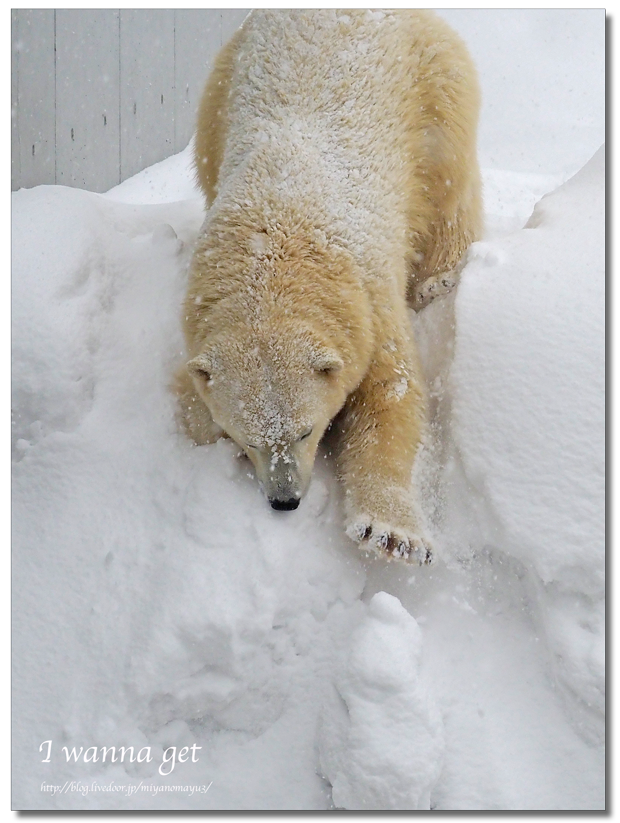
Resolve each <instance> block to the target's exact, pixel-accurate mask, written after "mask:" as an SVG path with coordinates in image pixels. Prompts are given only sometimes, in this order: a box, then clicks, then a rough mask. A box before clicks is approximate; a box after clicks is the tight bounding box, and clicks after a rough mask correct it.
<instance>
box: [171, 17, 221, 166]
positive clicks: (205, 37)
mask: <svg viewBox="0 0 620 823" xmlns="http://www.w3.org/2000/svg"><path fill="white" fill-rule="evenodd" d="M221 41H222V37H221V12H220V11H219V9H178V10H177V11H176V12H175V114H174V120H175V137H174V151H175V152H179V151H182V150H183V149H184V148H185V147H186V146H187V144H188V143H189V141H190V138H191V136H192V134H193V132H194V128H195V125H196V110H197V108H198V103H199V102H200V96H201V94H202V90H203V87H204V84H205V82H206V80H207V77H208V75H209V72H210V71H211V68H212V66H213V61H214V60H215V56H216V55H217V53H218V51H219V49H220V44H221Z"/></svg>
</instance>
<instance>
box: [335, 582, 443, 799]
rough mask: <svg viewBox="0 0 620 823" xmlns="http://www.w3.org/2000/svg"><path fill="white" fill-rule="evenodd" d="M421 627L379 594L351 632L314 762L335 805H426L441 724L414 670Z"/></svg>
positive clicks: (439, 746)
mask: <svg viewBox="0 0 620 823" xmlns="http://www.w3.org/2000/svg"><path fill="white" fill-rule="evenodd" d="M421 654H422V632H421V630H420V628H419V626H418V624H417V623H416V621H415V620H414V618H413V617H411V615H410V614H409V613H408V612H407V611H406V610H405V609H404V608H403V606H402V605H401V604H400V602H399V600H398V599H397V598H396V597H393V596H392V595H390V594H387V593H386V592H379V593H377V594H375V595H374V597H373V598H372V600H371V601H370V605H369V608H368V613H367V615H366V617H365V618H364V620H363V621H362V622H361V624H360V625H359V627H358V628H357V629H356V630H355V632H354V634H353V637H352V638H351V647H350V651H349V655H348V658H347V661H346V664H345V665H344V666H343V667H342V670H341V671H340V672H339V673H338V674H337V676H336V679H335V688H336V692H337V693H336V694H335V695H334V696H333V698H335V699H332V701H331V703H330V704H329V705H328V706H326V708H325V709H324V713H323V718H322V729H321V733H320V744H319V751H320V762H321V767H322V770H323V773H324V774H325V775H326V777H327V778H328V779H329V781H330V783H331V785H332V796H333V800H334V803H335V805H336V807H338V808H341V809H349V810H351V809H358V810H359V809H363V810H364V809H365V810H368V811H370V810H375V811H377V810H406V809H430V792H431V789H432V787H433V785H434V784H435V782H436V780H437V778H438V777H439V773H440V771H441V762H442V754H443V747H444V740H443V727H442V723H441V718H440V715H439V711H438V709H437V707H436V705H435V703H434V701H433V698H432V695H431V691H430V687H429V684H428V683H427V682H426V680H425V679H424V678H423V676H422V674H421V670H420V661H421Z"/></svg>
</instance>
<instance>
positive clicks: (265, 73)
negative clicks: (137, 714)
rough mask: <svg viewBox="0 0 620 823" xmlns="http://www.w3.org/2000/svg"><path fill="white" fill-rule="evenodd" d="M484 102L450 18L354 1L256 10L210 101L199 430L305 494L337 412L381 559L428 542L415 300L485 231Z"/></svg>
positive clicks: (189, 383)
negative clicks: (337, 6)
mask: <svg viewBox="0 0 620 823" xmlns="http://www.w3.org/2000/svg"><path fill="white" fill-rule="evenodd" d="M478 109H479V90H478V84H477V79H476V72H475V69H474V67H473V64H472V61H471V59H470V57H469V55H468V53H467V50H466V48H465V46H464V44H463V43H462V42H461V40H460V39H459V38H458V37H457V36H456V35H455V34H454V32H452V30H451V29H450V28H449V27H448V26H447V25H446V24H445V23H444V22H443V21H442V20H441V19H440V18H439V17H437V16H436V15H434V14H433V13H431V12H428V11H412V10H400V11H367V10H353V9H347V10H345V11H337V10H333V9H323V10H311V11H302V10H280V9H277V10H257V11H254V12H252V13H251V14H250V16H249V17H248V18H247V19H246V21H245V22H244V24H243V26H242V28H241V29H240V30H239V31H238V32H237V33H236V34H235V36H234V37H233V39H232V40H231V41H230V42H229V44H228V45H227V46H225V47H224V49H223V50H222V51H221V53H220V55H219V56H218V58H217V61H216V64H215V67H214V69H213V71H212V73H211V76H210V78H209V80H208V82H207V86H206V89H205V92H204V95H203V97H202V101H201V104H200V107H199V113H198V128H197V132H196V137H195V164H196V172H197V177H198V181H199V183H200V185H201V187H202V190H203V191H204V194H205V197H206V205H207V213H206V218H205V222H204V225H203V227H202V229H201V233H200V236H199V238H198V240H197V243H196V247H195V250H194V254H193V259H192V262H191V266H190V271H189V286H188V292H187V298H186V301H185V305H184V313H183V317H184V331H185V338H186V343H187V350H188V355H189V359H188V362H187V365H186V366H184V367H183V368H182V369H181V371H180V372H179V374H178V377H177V390H178V394H179V398H180V404H181V409H182V417H183V420H184V423H185V426H186V429H187V431H188V433H189V434H190V436H191V437H192V438H193V439H194V440H195V441H196V443H199V444H202V443H210V442H212V441H214V440H215V439H217V438H218V437H220V436H222V435H227V436H229V437H231V438H233V439H234V440H235V441H236V442H237V443H238V444H239V446H240V447H241V448H242V449H243V450H244V451H245V452H246V454H247V456H248V457H249V458H250V460H251V461H252V463H253V464H254V467H255V469H256V474H257V477H258V480H259V481H260V483H261V485H262V487H263V489H264V491H265V492H266V495H267V498H268V499H269V502H270V503H271V505H272V507H273V508H274V509H284V510H292V509H295V508H297V506H298V505H299V501H300V499H301V498H302V497H303V495H304V492H305V491H306V489H307V487H308V484H309V482H310V476H311V471H312V465H313V462H314V458H315V454H316V450H317V446H318V444H319V442H320V441H321V438H322V437H323V435H324V433H325V431H326V430H327V428H328V427H330V425H331V424H332V423H333V424H334V425H333V427H332V429H335V430H336V441H337V445H336V454H337V467H338V473H339V476H340V478H341V480H342V482H343V484H344V491H345V507H346V531H347V534H348V535H349V536H350V537H352V538H353V539H355V540H357V541H358V542H359V543H360V544H361V545H362V546H364V547H366V548H370V549H373V550H374V551H376V552H377V553H379V554H382V555H383V556H386V557H388V558H392V557H399V558H406V559H411V560H418V561H420V562H428V561H429V560H430V554H431V553H430V544H429V541H428V539H427V537H426V536H425V535H424V534H423V530H422V528H421V525H420V522H419V517H418V515H417V513H416V512H417V504H416V495H415V490H414V489H413V488H412V467H413V463H414V458H415V455H416V452H417V450H418V447H419V444H420V442H421V439H422V437H423V433H424V427H425V392H424V386H423V378H422V374H421V370H420V365H419V362H418V357H417V354H416V347H415V343H414V339H413V335H412V329H411V323H410V319H409V317H408V301H409V304H410V305H411V306H412V307H413V308H420V307H422V306H423V305H425V303H427V302H428V301H429V300H431V299H433V297H434V296H436V295H437V294H439V293H441V292H442V291H445V290H448V289H449V288H451V287H452V285H454V282H455V276H456V273H457V271H458V267H459V264H460V262H461V260H462V257H463V253H464V252H465V250H466V249H467V247H468V246H469V245H470V243H471V242H472V241H474V240H476V239H478V238H479V236H480V232H481V196H480V176H479V170H478V164H477V158H476V128H477V118H478Z"/></svg>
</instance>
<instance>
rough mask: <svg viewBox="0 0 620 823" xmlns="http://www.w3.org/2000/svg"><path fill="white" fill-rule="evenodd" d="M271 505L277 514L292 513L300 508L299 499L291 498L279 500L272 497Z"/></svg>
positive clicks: (270, 499)
mask: <svg viewBox="0 0 620 823" xmlns="http://www.w3.org/2000/svg"><path fill="white" fill-rule="evenodd" d="M269 504H270V506H271V508H272V509H275V510H276V511H277V512H290V511H293V510H294V509H296V508H297V506H299V498H298V497H289V499H288V500H278V499H277V498H275V497H270V498H269Z"/></svg>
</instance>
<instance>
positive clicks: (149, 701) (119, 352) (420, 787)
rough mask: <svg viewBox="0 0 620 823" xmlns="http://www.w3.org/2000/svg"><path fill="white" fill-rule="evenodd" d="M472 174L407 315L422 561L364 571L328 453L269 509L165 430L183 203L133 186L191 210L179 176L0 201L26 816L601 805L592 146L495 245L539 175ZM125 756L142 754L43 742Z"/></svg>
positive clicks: (535, 190) (215, 451)
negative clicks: (456, 281) (116, 758)
mask: <svg viewBox="0 0 620 823" xmlns="http://www.w3.org/2000/svg"><path fill="white" fill-rule="evenodd" d="M485 179H486V180H487V181H489V180H490V181H491V183H492V184H493V185H492V186H490V187H489V191H490V193H491V197H490V200H487V203H488V204H489V209H490V211H491V213H492V216H493V219H494V220H495V221H496V222H495V224H494V232H493V233H492V234H491V235H490V236H489V238H488V239H487V240H486V241H485V242H484V243H480V244H477V246H476V247H475V248H474V250H473V252H472V257H471V261H470V263H469V265H468V266H467V267H466V269H465V270H464V272H463V279H462V282H461V284H460V286H459V289H458V291H457V293H456V294H453V295H451V296H450V297H449V298H447V299H446V300H443V301H441V302H437V303H434V304H433V305H431V306H429V307H428V308H427V309H426V310H425V311H424V312H422V313H421V314H420V315H419V316H418V317H417V318H415V321H414V322H415V328H416V333H417V334H418V337H419V340H420V345H421V350H422V357H423V361H424V367H425V370H426V372H427V376H428V380H429V386H430V392H431V401H432V402H431V407H432V410H433V412H434V433H435V438H434V441H433V442H431V443H430V444H429V448H428V450H427V453H426V455H425V460H424V461H423V465H422V469H423V473H424V474H425V478H426V480H427V481H428V483H427V485H426V488H427V495H426V499H425V505H426V508H427V514H428V516H429V518H430V519H431V520H432V522H433V523H434V528H435V532H436V534H435V542H436V545H437V546H438V549H439V554H440V558H439V562H438V563H437V565H436V566H435V567H431V568H430V569H418V568H417V567H410V566H407V565H401V564H386V563H384V562H382V561H381V560H379V559H373V558H367V557H364V556H363V555H361V554H360V553H359V552H358V551H357V549H356V547H355V546H354V545H353V544H352V543H351V542H350V541H348V540H347V538H346V537H345V536H344V535H343V531H342V513H341V512H342V501H341V499H340V490H339V488H338V486H337V483H336V482H335V478H334V475H333V469H332V467H331V466H330V464H329V462H328V461H327V460H325V459H323V458H320V459H319V461H318V464H317V466H316V470H315V477H314V480H313V483H312V485H311V487H310V491H309V494H308V497H307V498H306V499H305V500H304V501H303V502H302V505H301V506H300V508H299V509H298V511H297V512H294V513H289V514H279V513H276V512H273V511H272V510H271V509H269V507H268V506H267V505H266V504H265V501H264V499H263V498H262V496H261V494H260V491H259V489H258V488H257V484H256V482H255V480H254V478H253V477H252V476H251V473H250V471H249V467H248V464H247V463H246V462H245V461H244V460H242V459H241V458H240V457H239V456H238V454H237V452H236V449H235V448H234V447H233V445H232V444H231V443H228V442H220V443H217V444H215V445H213V446H209V447H203V448H195V447H193V446H192V444H191V443H189V442H188V441H187V439H186V438H185V437H184V436H183V435H182V434H180V433H179V431H178V429H177V426H176V422H175V418H174V413H175V404H174V399H173V398H172V396H171V394H170V392H169V390H168V383H169V380H170V376H171V374H172V372H173V370H174V367H175V366H176V364H177V363H178V362H179V360H180V358H181V357H182V356H183V353H182V341H181V335H180V330H179V317H178V312H179V306H180V305H181V299H182V294H183V291H184V285H185V272H186V266H187V261H188V258H189V253H190V249H191V244H192V242H193V239H194V238H195V236H196V233H197V231H198V229H199V226H200V223H201V221H202V217H203V214H202V208H201V205H200V201H199V200H196V199H193V196H191V197H190V199H188V200H185V201H180V202H160V203H159V204H158V205H136V204H132V203H129V202H123V197H124V196H125V195H126V196H127V199H128V200H132V199H136V200H138V201H139V200H140V197H141V195H140V187H141V186H142V187H143V188H145V198H152V199H153V201H157V200H162V201H164V200H166V198H167V197H173V196H176V194H175V192H177V193H178V192H183V191H185V192H187V193H188V194H191V192H192V191H193V188H192V183H191V180H190V179H189V176H188V170H187V162H186V158H185V157H183V156H182V157H179V158H177V159H176V160H171V161H170V162H169V163H168V162H166V163H164V164H160V166H159V167H158V168H156V169H154V170H151V171H150V172H149V173H148V174H146V175H144V177H143V178H141V182H139V183H136V182H135V180H134V183H133V184H132V185H131V186H130V185H127V186H126V191H125V195H122V193H119V190H116V192H115V193H114V192H113V193H111V194H110V196H100V195H94V194H90V193H88V192H81V191H76V190H71V189H66V188H62V187H40V188H38V189H34V190H31V191H22V192H18V193H17V194H15V195H14V198H13V204H14V207H13V301H14V309H13V317H14V324H13V330H14V337H13V358H14V369H13V380H14V412H15V425H14V428H15V433H14V457H15V466H14V486H13V505H14V508H13V524H14V555H13V557H14V560H13V575H14V579H13V607H14V619H13V631H14V637H13V648H14V692H13V693H14V716H13V733H14V780H15V787H14V804H15V806H16V807H18V808H22V809H131V810H134V809H135V810H138V809H159V810H164V809H188V810H189V809H236V810H242V809H271V810H279V809H291V810H294V809H299V810H319V809H333V808H334V807H335V806H337V807H343V808H348V809H362V808H367V809H368V808H372V809H385V810H399V809H416V808H429V807H430V808H435V809H441V810H449V809H453V810H457V809H458V810H466V809H484V810H489V809H599V808H602V807H603V804H604V797H603V784H604V760H603V758H604V751H603V749H602V745H601V739H602V734H603V729H604V726H603V715H602V711H603V704H602V699H603V697H602V696H603V680H602V677H603V656H602V653H603V573H604V566H603V553H602V537H603V533H602V524H603V517H602V505H603V487H602V465H603V464H602V460H603V451H602V432H603V425H602V413H603V382H602V364H603V354H602V346H603V326H602V323H603V309H602V295H603V283H604V281H603V274H602V272H603V268H602V267H603V259H602V254H603V252H602V250H603V242H602V231H603V216H602V202H603V190H604V176H603V155H602V153H601V154H598V155H597V156H596V157H595V158H594V159H593V161H592V162H591V163H590V164H589V165H588V166H587V167H586V168H585V169H584V170H583V171H582V172H581V173H580V174H579V175H577V176H576V177H575V178H573V179H572V180H570V181H569V182H568V183H566V184H565V185H564V186H562V187H561V188H560V189H558V190H557V191H556V192H555V193H554V194H552V195H550V196H548V197H546V198H545V199H544V200H543V201H542V202H541V204H540V206H539V207H538V208H537V209H536V211H535V213H534V216H533V219H532V220H531V221H530V225H529V227H528V228H526V229H521V230H517V231H515V232H514V233H512V234H510V235H509V236H500V235H501V230H502V229H503V230H504V231H505V230H506V227H507V226H508V223H510V224H511V226H515V227H516V226H517V225H519V222H521V223H522V222H523V220H524V217H525V215H526V213H527V212H528V211H529V210H530V209H531V202H532V201H533V200H534V199H535V198H536V197H537V196H538V194H539V193H540V189H541V186H546V185H548V183H549V181H548V180H546V179H543V177H542V176H531V175H530V176H525V175H524V176H522V177H521V178H519V177H518V176H517V175H507V176H504V177H502V175H501V174H498V173H493V174H491V175H487V176H486V178H485ZM493 181H494V182H493ZM162 192H164V193H163V194H162ZM166 192H167V194H166ZM121 195H122V196H121ZM502 198H503V200H502ZM502 221H503V222H502ZM454 327H455V328H456V332H455V331H454ZM373 595H374V597H373ZM320 718H322V720H321V722H319V721H320ZM319 727H320V732H319V733H318V729H319ZM317 733H318V738H317ZM45 740H53V746H54V748H53V752H52V756H51V760H50V762H48V763H43V762H41V761H42V759H43V755H42V754H41V753H40V751H39V747H40V745H41V743H43V741H45ZM194 744H195V745H197V746H198V747H200V749H199V759H198V762H196V763H191V762H189V763H178V764H177V765H176V767H175V769H174V772H173V773H172V774H170V775H165V774H163V773H161V772H160V771H159V769H158V767H159V765H160V763H161V760H162V756H163V752H164V751H165V750H166V749H167V748H168V747H170V746H176V747H178V748H180V747H182V746H192V745H194ZM121 745H125V746H134V747H136V748H140V747H150V750H151V752H152V761H150V762H144V763H135V762H134V763H118V762H117V763H109V762H105V763H104V762H102V761H101V760H97V761H94V762H90V763H84V762H82V761H80V762H79V763H67V762H66V760H65V758H64V757H63V756H62V753H61V752H62V747H63V746H68V747H69V748H70V747H72V746H77V747H78V748H79V747H80V746H82V747H93V746H95V747H102V746H121ZM323 775H324V776H325V777H324V776H323ZM325 778H327V779H325ZM65 781H68V782H69V783H70V782H71V781H77V782H81V785H82V786H88V787H91V786H92V785H98V786H106V785H109V784H110V783H114V784H115V785H118V786H125V787H127V789H128V790H129V788H133V789H134V790H135V793H133V794H129V793H128V791H126V792H116V793H111V792H103V791H99V792H97V791H94V790H92V789H89V790H88V791H87V792H86V793H84V792H83V791H82V792H80V791H78V790H74V789H69V790H67V791H66V792H64V793H60V792H57V793H51V792H50V791H47V790H42V788H41V787H42V785H60V786H63V785H64V784H65ZM171 785H172V786H177V789H176V791H175V792H170V793H168V792H166V793H158V792H157V789H158V788H165V787H169V786H171ZM140 786H141V788H138V787H140ZM192 786H199V787H202V789H201V790H200V791H198V790H197V791H195V792H193V793H190V792H189V791H182V790H181V788H182V787H185V788H186V789H189V788H191V787H192ZM146 787H151V788H150V789H149V790H148V791H147V790H146ZM178 787H181V788H178ZM207 787H208V788H207Z"/></svg>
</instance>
